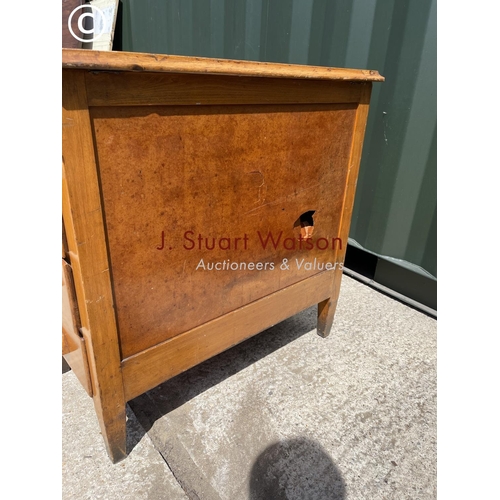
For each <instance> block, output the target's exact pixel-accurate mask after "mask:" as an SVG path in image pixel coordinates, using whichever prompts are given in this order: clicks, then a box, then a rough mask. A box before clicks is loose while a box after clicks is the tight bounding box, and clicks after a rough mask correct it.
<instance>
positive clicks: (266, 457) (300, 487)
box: [249, 437, 345, 500]
mask: <svg viewBox="0 0 500 500" xmlns="http://www.w3.org/2000/svg"><path fill="white" fill-rule="evenodd" d="M305 498H314V499H315V500H344V499H345V483H344V480H343V478H342V475H341V473H340V471H339V469H338V468H337V467H336V466H335V464H334V463H333V461H332V459H331V458H330V457H329V455H328V454H327V453H326V451H325V450H324V449H323V448H322V447H321V445H320V444H319V443H316V442H314V441H312V440H310V439H306V438H302V437H301V438H296V439H289V440H284V441H280V442H278V443H274V444H272V445H271V446H269V447H267V448H266V449H265V450H264V451H263V452H262V453H261V454H260V455H259V456H258V458H257V460H256V461H255V463H254V465H253V467H252V472H251V474H250V484H249V499H250V500H269V499H273V500H295V499H297V500H303V499H305Z"/></svg>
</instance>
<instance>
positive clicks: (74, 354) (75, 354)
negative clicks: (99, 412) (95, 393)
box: [62, 260, 92, 396]
mask: <svg viewBox="0 0 500 500" xmlns="http://www.w3.org/2000/svg"><path fill="white" fill-rule="evenodd" d="M79 328H80V314H79V312H78V306H77V304H76V296H75V290H74V286H73V277H72V273H71V267H70V266H69V265H68V264H67V263H66V262H65V261H64V260H63V261H62V353H63V356H64V359H66V361H67V363H68V364H69V366H70V367H71V369H72V370H73V372H74V374H75V375H76V376H77V378H78V380H79V381H80V383H81V384H82V385H83V387H84V388H85V390H86V391H87V394H88V395H89V396H92V383H91V381H90V372H89V364H88V360H87V349H86V346H85V342H84V340H83V338H82V337H81V336H80V334H79V332H78V329H79Z"/></svg>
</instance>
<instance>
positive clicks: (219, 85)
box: [86, 72, 367, 106]
mask: <svg viewBox="0 0 500 500" xmlns="http://www.w3.org/2000/svg"><path fill="white" fill-rule="evenodd" d="M86 83H87V94H88V102H89V106H158V105H190V106H203V105H207V104H239V105H242V104H280V103H281V104H297V103H300V104H306V103H311V104H315V103H332V104H335V103H343V104H345V103H358V102H359V100H360V98H361V94H362V92H363V89H364V87H365V86H366V85H367V83H366V82H358V81H356V82H352V81H351V82H338V83H337V84H336V85H332V83H331V82H330V81H327V80H297V79H294V80H291V79H286V80H283V79H279V78H252V77H243V76H241V77H238V85H235V82H234V77H230V76H220V75H205V74H202V75H191V74H170V73H146V74H142V73H121V74H114V73H106V72H91V73H87V75H86ZM139 87H140V88H141V92H137V88H139Z"/></svg>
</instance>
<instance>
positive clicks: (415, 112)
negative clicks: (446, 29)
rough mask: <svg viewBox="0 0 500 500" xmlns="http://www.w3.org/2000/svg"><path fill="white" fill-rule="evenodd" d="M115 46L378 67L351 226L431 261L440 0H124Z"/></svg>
mask: <svg viewBox="0 0 500 500" xmlns="http://www.w3.org/2000/svg"><path fill="white" fill-rule="evenodd" d="M121 7H122V12H121V15H120V17H121V18H120V19H119V21H118V32H117V38H116V40H115V47H114V48H115V49H121V50H127V51H133V52H155V53H165V54H167V53H168V54H182V55H196V56H210V57H221V58H233V59H248V60H258V61H274V62H290V63H300V64H314V65H322V66H338V67H352V68H368V69H376V70H378V71H379V72H380V73H381V74H382V75H384V76H385V77H386V81H385V83H378V84H374V91H373V96H372V106H371V110H370V117H369V122H368V129H367V135H366V139H365V146H364V150H363V159H362V164H361V170H360V176H359V181H358V190H357V195H356V202H355V207H354V214H353V220H352V226H351V233H350V238H351V239H352V240H354V241H353V244H357V245H358V246H360V247H362V248H364V249H365V250H368V251H369V252H373V253H375V254H377V255H379V256H384V258H385V257H387V258H388V259H389V260H391V261H393V262H395V263H397V264H400V265H403V266H405V267H408V268H410V269H412V270H413V271H415V272H417V273H421V274H424V275H427V276H430V275H432V276H434V277H435V276H437V270H436V0H279V1H278V0H122V1H121Z"/></svg>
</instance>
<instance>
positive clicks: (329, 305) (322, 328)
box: [317, 273, 342, 337]
mask: <svg viewBox="0 0 500 500" xmlns="http://www.w3.org/2000/svg"><path fill="white" fill-rule="evenodd" d="M341 280H342V273H340V276H335V283H334V285H333V289H332V295H331V297H330V298H328V299H326V300H323V301H322V302H320V303H319V304H318V325H317V330H318V335H319V336H320V337H328V335H330V330H331V329H332V325H333V318H334V316H335V311H336V309H337V302H338V299H339V293H340V283H341Z"/></svg>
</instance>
